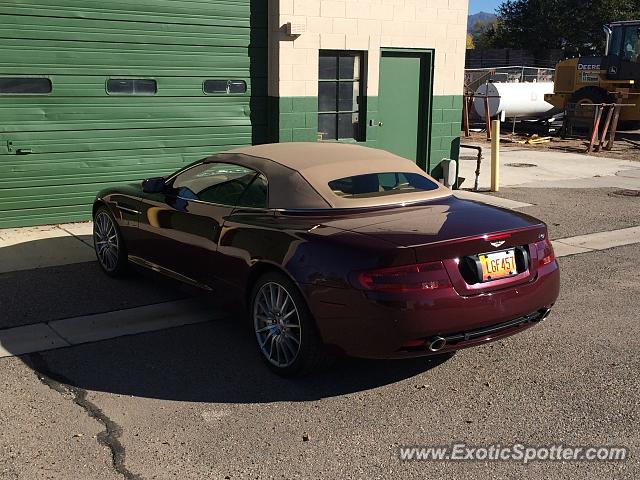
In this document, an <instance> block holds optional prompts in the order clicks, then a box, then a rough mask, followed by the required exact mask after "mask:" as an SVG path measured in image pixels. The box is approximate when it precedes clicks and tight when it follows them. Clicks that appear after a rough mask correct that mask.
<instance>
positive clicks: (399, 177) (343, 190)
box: [329, 172, 438, 198]
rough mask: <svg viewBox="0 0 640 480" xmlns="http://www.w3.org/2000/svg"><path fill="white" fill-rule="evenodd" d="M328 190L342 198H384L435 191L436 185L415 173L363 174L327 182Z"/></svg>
mask: <svg viewBox="0 0 640 480" xmlns="http://www.w3.org/2000/svg"><path fill="white" fill-rule="evenodd" d="M329 188H330V189H331V190H332V191H333V193H334V194H336V195H337V196H339V197H343V198H371V197H384V196H389V195H395V194H399V193H415V192H426V191H430V190H436V189H437V188H438V185H437V184H436V183H435V182H433V181H431V180H429V179H428V178H426V177H423V176H422V175H420V174H417V173H407V172H385V173H365V174H362V175H354V176H351V177H344V178H339V179H337V180H332V181H331V182H329Z"/></svg>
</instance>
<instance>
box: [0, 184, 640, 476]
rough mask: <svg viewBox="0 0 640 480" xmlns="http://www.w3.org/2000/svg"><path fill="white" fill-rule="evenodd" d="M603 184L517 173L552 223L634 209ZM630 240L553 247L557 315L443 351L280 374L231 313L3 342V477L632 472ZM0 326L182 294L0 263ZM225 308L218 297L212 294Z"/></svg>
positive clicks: (86, 270) (565, 230) (139, 280)
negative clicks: (567, 456) (90, 339)
mask: <svg viewBox="0 0 640 480" xmlns="http://www.w3.org/2000/svg"><path fill="white" fill-rule="evenodd" d="M612 193H613V192H612V190H611V189H607V188H605V189H537V188H522V187H514V188H509V189H503V190H502V191H501V192H500V193H499V195H500V196H503V197H506V198H510V199H512V200H517V201H520V202H525V203H530V204H532V206H529V207H526V208H523V209H521V211H523V212H526V213H531V214H533V215H536V216H540V217H541V218H542V219H543V220H545V221H546V222H547V223H548V224H549V226H550V231H551V236H552V238H559V237H565V236H572V235H581V234H585V233H593V232H601V231H607V230H613V229H619V228H627V227H631V226H637V225H640V217H639V214H638V208H637V206H638V199H637V198H633V197H620V196H616V195H611V194H612ZM639 257H640V244H634V245H627V246H622V247H616V248H611V249H608V250H602V251H596V252H589V253H582V254H579V255H573V256H569V257H564V258H562V259H561V260H560V265H561V269H562V270H561V271H562V290H561V295H560V298H559V300H558V303H557V304H556V306H555V307H554V309H553V313H552V315H551V316H550V317H549V318H548V319H547V320H545V321H544V322H542V323H541V324H539V325H537V326H535V327H534V328H532V329H529V330H527V331H525V332H523V333H521V334H519V335H516V336H513V337H510V338H507V339H505V340H502V341H499V342H495V343H492V344H487V345H485V346H482V347H477V348H472V349H468V350H465V351H462V352H459V353H458V354H456V355H455V356H453V357H451V358H447V359H441V360H439V361H429V360H427V359H418V360H409V361H365V360H355V359H351V360H343V361H341V362H340V363H339V364H338V365H337V366H335V367H334V368H332V369H330V370H327V371H324V372H321V373H318V374H316V375H313V376H311V377H307V378H303V379H297V380H285V379H282V378H279V377H277V376H275V375H273V374H271V373H270V372H269V371H268V370H267V369H266V368H265V367H264V365H262V363H261V360H260V358H259V356H258V353H257V352H256V350H255V348H254V346H253V343H252V339H251V332H250V331H248V329H247V326H246V323H245V322H244V321H243V320H242V318H241V316H240V315H239V314H238V313H237V312H232V311H229V315H226V316H221V317H220V318H219V319H217V320H214V321H211V322H208V323H201V324H197V325H189V326H184V327H179V328H173V329H167V330H163V331H157V332H152V333H145V334H140V335H133V336H127V337H121V338H117V339H112V340H106V341H101V342H95V343H88V344H84V345H79V346H74V347H70V348H62V349H58V350H52V351H47V352H40V353H34V354H29V355H23V356H19V357H10V358H3V359H0V379H1V380H0V385H2V389H0V426H1V429H0V478H2V479H5V478H7V479H14V478H20V479H22V478H24V479H37V478H83V479H94V478H95V479H103V478H143V479H150V478H159V479H164V478H198V479H200V478H211V479H214V478H220V479H226V478H231V479H236V478H238V479H240V478H242V479H244V478H314V479H315V478H362V479H372V478H389V479H397V478H403V479H404V478H416V479H417V478H444V477H446V478H459V479H467V478H468V479H484V478H554V479H565V478H566V479H574V478H575V479H583V478H616V479H633V478H639V477H640V463H639V462H638V452H639V451H640V450H639V448H640V433H638V425H640V400H639V398H638V394H637V392H638V391H640V380H639V379H638V375H637V372H638V370H639V369H640V356H639V353H640V324H639V323H638V321H637V320H638V310H639V309H640V270H639V269H638V268H637V258H639ZM0 292H2V295H1V297H0V300H1V301H2V314H1V315H0V323H2V327H0V328H4V327H6V326H13V325H16V324H25V323H36V322H42V321H45V320H46V321H48V320H55V319H60V318H66V317H69V316H77V315H88V314H94V313H100V312H105V311H110V310H117V309H119V308H131V307H137V306H141V305H147V304H152V303H156V302H160V301H173V300H179V299H182V298H192V297H193V295H194V292H193V291H192V290H189V289H188V288H186V287H182V286H179V285H178V284H176V283H174V282H172V281H170V280H166V279H163V278H160V277H158V276H156V275H152V274H138V275H133V276H132V277H130V278H128V279H125V280H113V279H110V278H107V277H105V276H104V275H103V274H102V273H101V272H100V271H99V269H98V267H97V266H96V265H95V264H93V263H78V264H73V265H66V266H56V267H49V268H45V269H39V270H31V271H22V272H8V273H3V274H0ZM211 308H212V309H213V308H223V307H222V306H212V307H211ZM459 441H462V442H465V443H467V444H475V445H489V444H493V443H502V444H510V443H523V444H529V445H551V444H559V443H561V444H564V445H588V444H594V445H621V446H626V447H628V448H630V450H631V458H630V459H628V460H626V461H624V462H588V461H583V462H533V463H530V464H528V465H522V464H520V463H516V462H469V461H467V462H435V461H417V462H402V461H400V460H399V457H398V447H400V446H403V445H411V446H414V445H425V446H436V445H446V444H451V443H453V442H459Z"/></svg>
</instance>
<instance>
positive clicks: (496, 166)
mask: <svg viewBox="0 0 640 480" xmlns="http://www.w3.org/2000/svg"><path fill="white" fill-rule="evenodd" d="M491 191H492V192H498V191H500V120H493V121H492V122H491Z"/></svg>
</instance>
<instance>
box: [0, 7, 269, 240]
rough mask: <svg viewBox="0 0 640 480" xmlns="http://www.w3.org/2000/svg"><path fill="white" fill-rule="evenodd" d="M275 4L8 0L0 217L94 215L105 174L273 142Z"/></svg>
mask: <svg viewBox="0 0 640 480" xmlns="http://www.w3.org/2000/svg"><path fill="white" fill-rule="evenodd" d="M266 9H267V2H264V1H262V0H233V1H230V0H207V1H206V2H205V1H191V0H136V1H135V2H134V1H131V0H109V1H108V2H89V1H86V0H0V35H1V36H2V48H0V228H2V227H10V226H22V225H36V224H46V223H57V222H65V221H78V220H87V219H89V218H90V213H91V209H90V205H91V202H92V200H93V197H94V195H95V194H96V192H97V191H98V190H100V189H101V188H103V187H105V186H107V185H110V184H113V183H121V182H129V181H138V180H140V179H142V178H145V177H149V176H156V175H164V174H167V173H169V172H171V171H173V170H175V169H176V168H178V167H180V166H181V165H184V164H185V163H188V162H191V161H194V160H197V159H198V158H201V157H203V156H206V155H209V154H211V153H215V152H218V151H222V150H226V149H228V148H232V147H234V146H240V145H247V144H252V143H263V142H265V141H266V140H267V132H266V123H267V115H266V104H267V98H266V95H267V91H266V90H267V85H266V76H267V13H266ZM16 79H18V80H16ZM25 79H26V80H25ZM33 79H40V80H33ZM42 79H48V81H49V82H50V89H51V91H50V92H47V89H46V88H41V87H42ZM212 80H213V82H211V81H212ZM206 81H209V83H207V84H206V85H207V87H206V90H207V92H208V93H205V82H206ZM16 82H17V83H16ZM25 82H26V83H25ZM29 82H35V83H36V84H37V86H36V88H34V89H33V90H30V89H29V88H30V87H29V85H28V84H29ZM229 82H231V83H229ZM134 83H135V85H137V86H135V87H134V86H132V85H134ZM18 84H20V86H19V87H15V86H16V85H18ZM25 84H26V85H27V88H24V91H23V92H22V93H20V91H19V90H20V89H21V88H23V87H24V85H25ZM245 84H246V87H245ZM119 85H120V86H119ZM143 86H144V87H145V88H144V89H143V88H142V87H143ZM45 87H46V86H45ZM147 87H148V88H147ZM107 88H109V89H110V92H109V93H108V92H107ZM3 89H4V90H3ZM154 90H155V91H154ZM3 92H4V93H3Z"/></svg>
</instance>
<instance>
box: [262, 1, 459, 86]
mask: <svg viewBox="0 0 640 480" xmlns="http://www.w3.org/2000/svg"><path fill="white" fill-rule="evenodd" d="M269 4H270V18H269V23H270V27H269V28H270V32H269V37H270V64H269V95H270V96H273V97H303V96H307V97H315V96H317V95H318V51H319V50H320V49H331V50H362V51H366V52H367V55H368V72H367V73H368V75H367V77H368V78H367V95H369V96H377V95H378V78H379V75H378V70H379V64H380V48H381V47H396V48H398V47H403V48H429V49H434V50H435V75H434V85H433V94H434V96H439V95H462V89H463V78H464V59H465V48H466V25H467V10H468V4H467V0H269ZM288 22H291V23H292V24H297V25H303V26H304V28H305V30H306V31H305V32H304V33H302V34H301V35H299V36H297V37H291V36H288V35H287V34H286V31H285V25H286V24H287V23H288Z"/></svg>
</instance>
